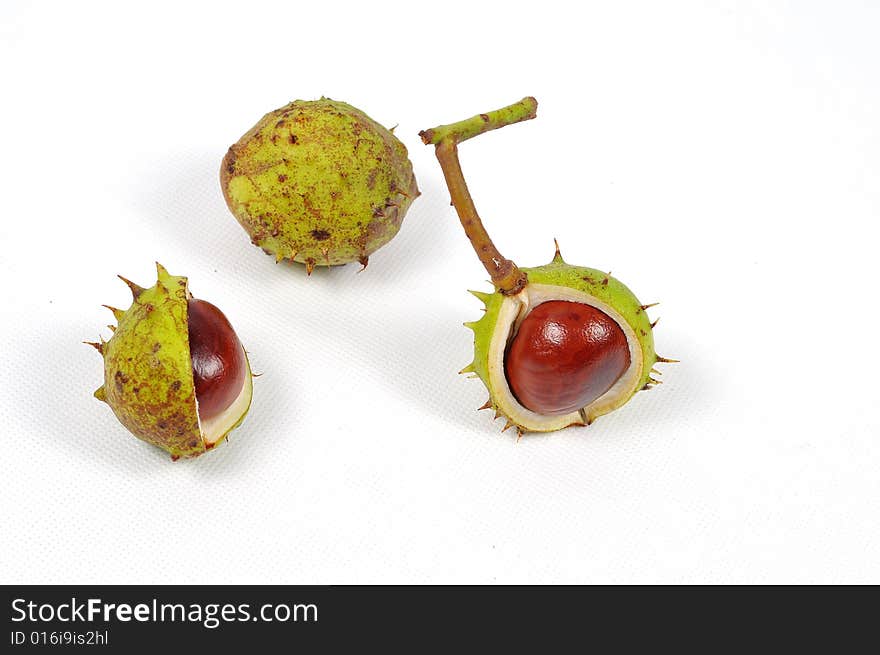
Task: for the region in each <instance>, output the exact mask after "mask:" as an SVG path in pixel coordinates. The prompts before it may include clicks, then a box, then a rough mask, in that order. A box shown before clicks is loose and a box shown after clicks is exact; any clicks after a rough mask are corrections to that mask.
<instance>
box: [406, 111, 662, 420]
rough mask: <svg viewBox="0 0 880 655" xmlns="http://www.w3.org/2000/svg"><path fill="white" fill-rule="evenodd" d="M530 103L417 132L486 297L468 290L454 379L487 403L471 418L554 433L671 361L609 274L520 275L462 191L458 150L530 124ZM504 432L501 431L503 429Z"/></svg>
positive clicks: (559, 269) (562, 269)
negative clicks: (477, 303)
mask: <svg viewBox="0 0 880 655" xmlns="http://www.w3.org/2000/svg"><path fill="white" fill-rule="evenodd" d="M537 108H538V102H537V101H536V100H535V99H534V98H531V97H529V98H523V99H522V100H521V101H519V102H517V103H514V104H512V105H509V106H507V107H503V108H501V109H496V110H495V111H490V112H487V113H484V114H477V115H475V116H472V117H471V118H466V119H465V120H463V121H458V122H456V123H449V124H446V125H438V126H437V127H434V128H431V129H429V130H423V131H422V132H421V133H420V136H421V137H422V141H423V142H424V143H425V144H427V145H433V146H434V152H435V154H436V155H437V160H438V161H439V162H440V167H441V168H442V169H443V176H444V178H445V179H446V185H447V187H448V188H449V194H450V196H451V197H452V204H453V206H454V207H455V211H456V212H457V213H458V217H459V219H460V220H461V225H462V227H463V228H464V231H465V234H466V235H467V237H468V239H469V240H470V242H471V245H472V246H473V248H474V252H475V253H476V255H477V257H478V258H479V259H480V262H481V263H482V264H483V267H484V268H485V269H486V272H488V273H489V276H490V278H491V280H492V284H493V286H494V287H495V290H494V293H483V292H480V291H472V292H471V293H473V294H474V295H475V296H476V297H477V298H479V299H480V300H481V301H482V302H483V304H484V305H485V306H484V308H483V311H484V313H483V316H482V318H480V320H478V321H472V322H469V323H465V325H466V326H467V327H468V328H470V329H471V330H473V331H474V358H473V360H472V361H471V362H470V363H469V364H468V365H467V366H465V367H464V368H463V369H462V370H461V372H462V373H473V374H474V376H475V377H478V378H479V379H480V380H482V382H483V384H485V385H486V389H487V390H488V392H489V399H488V400H487V401H486V402H485V404H483V406H482V407H480V409H492V410H494V411H495V418H496V419H497V418H501V417H504V418H505V419H506V423H505V425H504V430H507V429H508V428H516V431H517V432H518V433H519V434H523V433H524V432H553V431H554V430H561V429H563V428H566V427H569V426H574V425H589V424H590V423H592V422H593V421H594V420H595V419H596V418H597V417H599V416H602V415H604V414H608V413H609V412H611V411H614V410H615V409H617V408H618V407H621V406H622V405H624V404H625V403H627V402H628V401H629V400H630V399H631V398H632V397H633V396H634V395H635V393H636V392H637V391H639V390H640V389H648V388H650V387H652V386H653V385H656V384H660V380H658V379H657V378H655V377H652V375H659V373H660V372H659V371H657V370H656V369H655V368H654V365H655V364H657V363H658V362H673V361H675V360H673V359H668V358H666V357H661V356H660V355H658V354H657V353H656V352H655V350H654V326H655V325H656V324H657V322H656V321H654V322H651V320H650V319H649V318H648V315H647V312H646V310H647V309H648V308H649V307H651V306H652V305H650V304H647V305H645V304H642V303H641V302H640V301H639V300H638V299H637V298H636V296H635V295H634V294H633V293H632V291H630V290H629V289H628V288H627V287H626V286H625V285H624V284H623V283H622V282H620V281H619V280H617V279H615V278H613V277H612V276H611V274H610V273H605V272H603V271H600V270H597V269H595V268H588V267H586V266H574V265H572V264H568V263H567V262H566V261H565V260H563V259H562V255H561V254H560V252H559V245H558V244H557V246H556V252H555V253H554V256H553V259H552V261H550V263H548V264H544V265H543V266H536V267H530V268H520V267H519V266H517V265H516V264H515V263H514V262H513V261H511V260H509V259H507V258H505V257H504V256H503V255H502V254H501V253H500V252H499V251H498V248H496V247H495V244H494V243H493V242H492V239H491V238H490V237H489V234H488V232H487V231H486V228H485V227H484V226H483V222H482V220H481V219H480V216H479V214H478V213H477V209H476V207H475V206H474V201H473V198H472V197H471V195H470V191H469V190H468V186H467V183H466V182H465V179H464V174H463V173H462V170H461V162H460V161H459V157H458V146H459V144H460V143H462V142H464V141H467V140H468V139H472V138H473V137H475V136H479V135H480V134H484V133H485V132H488V131H490V130H495V129H498V128H501V127H505V126H506V125H512V124H514V123H518V122H520V121H525V120H529V119H532V118H534V117H535V116H536V112H537ZM502 431H503V430H502Z"/></svg>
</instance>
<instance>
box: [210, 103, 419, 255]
mask: <svg viewBox="0 0 880 655" xmlns="http://www.w3.org/2000/svg"><path fill="white" fill-rule="evenodd" d="M220 183H221V186H222V188H223V195H224V197H225V198H226V203H227V204H228V206H229V209H230V210H231V211H232V213H233V214H234V215H235V217H236V218H237V219H238V222H239V223H241V225H242V227H244V229H245V230H246V231H247V233H248V234H249V235H250V236H251V240H252V242H253V243H254V244H255V245H257V246H259V247H260V248H262V249H263V250H264V251H266V252H267V253H269V254H270V255H273V256H274V257H275V258H276V260H277V261H280V260H282V259H289V260H293V261H296V262H300V263H305V264H306V266H307V267H308V270H309V272H311V269H312V268H313V267H314V266H316V265H317V266H330V265H336V264H346V263H349V262H355V261H359V262H361V263H362V264H363V265H366V262H367V258H368V257H369V256H370V255H371V254H372V253H373V252H375V251H376V250H377V249H378V248H380V247H381V246H383V245H385V244H386V243H388V241H390V240H391V239H392V238H393V237H394V235H395V234H397V232H398V230H399V229H400V224H401V222H402V220H403V216H404V214H405V213H406V211H407V209H408V208H409V206H410V204H411V203H412V201H413V200H414V199H415V198H416V197H417V196H418V195H419V190H418V187H417V186H416V179H415V176H414V175H413V170H412V164H411V163H410V161H409V158H408V157H407V150H406V147H405V146H404V145H403V143H401V142H400V140H399V139H398V138H397V137H395V136H394V135H393V134H392V133H391V132H390V131H389V130H387V129H386V128H385V127H383V126H382V125H380V124H379V123H377V122H376V121H374V120H373V119H371V118H370V117H369V116H367V115H366V114H365V113H363V112H362V111H360V110H359V109H356V108H355V107H352V106H351V105H349V104H346V103H344V102H337V101H335V100H330V99H329V98H321V99H320V100H314V101H304V100H296V101H294V102H291V103H290V104H288V105H286V106H284V107H281V108H280V109H277V110H275V111H273V112H270V113H268V114H266V115H265V116H264V117H263V118H262V119H261V120H260V121H259V122H258V123H257V124H256V125H254V127H252V128H251V129H250V130H249V131H248V132H247V133H246V134H245V135H244V136H242V138H241V139H240V140H239V141H238V142H237V143H236V144H235V145H233V146H232V147H231V148H230V149H229V152H228V153H227V154H226V156H225V157H224V159H223V164H222V166H221V169H220Z"/></svg>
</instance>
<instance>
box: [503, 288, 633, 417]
mask: <svg viewBox="0 0 880 655" xmlns="http://www.w3.org/2000/svg"><path fill="white" fill-rule="evenodd" d="M629 364H630V356H629V345H628V344H627V341H626V335H625V334H624V333H623V330H621V329H620V326H619V325H618V324H617V323H615V322H614V321H613V320H612V319H611V318H610V317H609V316H608V315H607V314H606V313H604V312H602V311H600V310H598V309H596V308H595V307H592V306H591V305H587V304H584V303H578V302H569V301H563V300H551V301H548V302H545V303H541V304H540V305H538V306H537V307H535V308H534V309H533V310H532V311H531V312H529V314H528V315H527V316H526V318H525V319H524V320H523V322H522V323H521V324H520V326H519V330H518V331H517V333H516V336H515V337H514V338H513V340H512V341H511V343H510V346H509V348H508V351H507V356H506V359H505V366H504V369H505V373H506V374H507V381H508V384H510V389H511V391H513V395H514V396H515V397H516V399H517V400H519V402H520V403H521V404H522V405H523V406H525V407H526V408H528V409H530V410H532V411H533V412H537V413H539V414H548V415H557V414H567V413H569V412H576V411H578V410H579V409H580V408H581V407H586V406H587V405H589V404H590V403H592V402H593V401H594V400H596V399H597V398H599V396H601V395H602V394H604V393H605V392H606V391H608V390H609V389H610V388H611V387H612V386H613V385H614V383H615V382H617V380H618V379H619V378H620V376H622V375H623V374H624V373H625V372H626V370H627V369H628V368H629Z"/></svg>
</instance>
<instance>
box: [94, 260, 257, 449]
mask: <svg viewBox="0 0 880 655" xmlns="http://www.w3.org/2000/svg"><path fill="white" fill-rule="evenodd" d="M156 268H157V271H158V280H157V282H156V284H155V286H153V287H151V288H149V289H143V288H141V287H139V286H138V285H136V284H134V283H132V282H129V281H128V280H125V282H126V283H127V284H128V285H129V287H130V288H131V290H132V295H133V296H134V300H133V302H132V304H131V307H129V308H128V310H126V311H122V310H118V309H114V308H110V309H111V311H113V313H114V315H115V316H116V318H117V320H118V326H117V327H116V328H115V330H114V332H113V336H112V337H111V338H110V340H109V341H107V342H103V341H102V342H101V343H100V344H91V345H93V346H95V347H96V348H97V349H98V350H99V352H101V354H102V356H103V358H104V384H103V386H101V387H100V388H99V389H98V390H97V391H95V394H94V395H95V397H96V398H98V400H102V401H104V402H106V403H107V404H108V405H109V406H110V408H111V409H112V410H113V413H114V414H115V415H116V418H118V419H119V421H120V423H122V424H123V425H124V426H125V427H126V428H127V429H128V430H129V432H131V433H132V434H134V435H135V436H136V437H138V438H139V439H141V440H143V441H146V442H147V443H150V444H153V445H154V446H158V447H159V448H163V449H164V450H166V451H168V452H169V453H170V454H171V456H172V458H173V459H178V458H181V457H183V458H187V457H197V456H198V455H201V454H202V453H204V452H205V451H206V450H208V449H209V448H212V447H213V446H214V445H216V443H217V442H214V443H212V444H210V445H208V444H206V442H205V440H204V438H203V436H202V432H201V429H200V425H199V417H198V408H197V405H196V393H195V383H194V381H193V373H192V360H191V357H190V350H189V328H188V308H187V301H188V299H189V292H188V290H187V278H185V277H181V276H175V275H170V274H169V273H168V271H166V270H165V269H164V268H163V267H162V266H161V265H159V264H156ZM111 327H112V326H111ZM248 375H250V369H249V368H248ZM246 413H247V411H246V410H245V414H246ZM243 419H244V414H243V415H242V417H241V419H240V420H239V421H238V422H237V423H236V424H235V425H234V426H233V427H232V428H230V429H229V430H227V433H228V432H230V431H231V430H233V429H235V427H237V426H238V425H239V424H240V423H241V420H243ZM224 436H225V435H224ZM218 442H219V440H218Z"/></svg>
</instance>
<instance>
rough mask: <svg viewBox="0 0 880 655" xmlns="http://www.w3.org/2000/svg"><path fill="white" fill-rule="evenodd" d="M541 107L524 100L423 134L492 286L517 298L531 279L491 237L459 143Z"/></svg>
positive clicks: (531, 99)
mask: <svg viewBox="0 0 880 655" xmlns="http://www.w3.org/2000/svg"><path fill="white" fill-rule="evenodd" d="M537 108H538V101H537V100H535V99H534V98H523V99H522V100H520V101H519V102H517V103H515V104H512V105H509V106H507V107H504V108H502V109H496V110H495V111H490V112H489V113H486V114H477V115H476V116H473V117H472V118H468V119H465V120H463V121H459V122H457V123H452V124H450V125H440V126H439V127H435V128H432V129H430V130H424V131H422V132H420V133H419V136H421V137H422V141H424V143H425V144H426V145H429V144H430V145H434V146H435V152H436V155H437V160H438V161H439V162H440V168H442V169H443V176H444V177H445V178H446V186H448V187H449V194H450V196H451V197H452V204H453V205H454V206H455V211H456V212H457V213H458V218H459V220H461V225H462V227H463V228H464V232H465V234H466V235H467V237H468V239H470V241H471V245H472V246H473V248H474V252H476V253H477V257H479V258H480V262H482V264H483V266H484V267H485V268H486V271H488V273H489V275H490V276H491V278H492V284H494V285H495V287H496V288H497V289H498V290H499V291H500V292H501V293H503V294H504V295H514V294H517V293H519V292H520V291H522V289H523V288H524V287H525V286H526V284H528V278H527V277H526V274H525V273H524V272H522V271H521V270H520V269H519V267H518V266H517V265H516V264H514V263H513V262H512V261H510V260H509V259H505V258H504V257H503V256H502V255H501V253H500V252H499V251H498V248H496V247H495V244H494V243H492V239H491V238H489V233H488V232H486V228H485V227H484V226H483V221H482V220H480V216H479V214H477V208H476V207H475V206H474V201H473V199H472V198H471V194H470V192H469V191H468V188H467V183H466V182H465V179H464V174H463V173H462V171H461V163H460V162H459V161H458V144H459V143H461V142H462V141H466V140H467V139H470V138H473V137H475V136H478V135H480V134H482V133H483V132H488V131H490V130H496V129H498V128H499V127H504V126H505V125H512V124H513V123H519V122H520V121H525V120H529V119H531V118H534V117H535V113H536V111H537Z"/></svg>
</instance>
